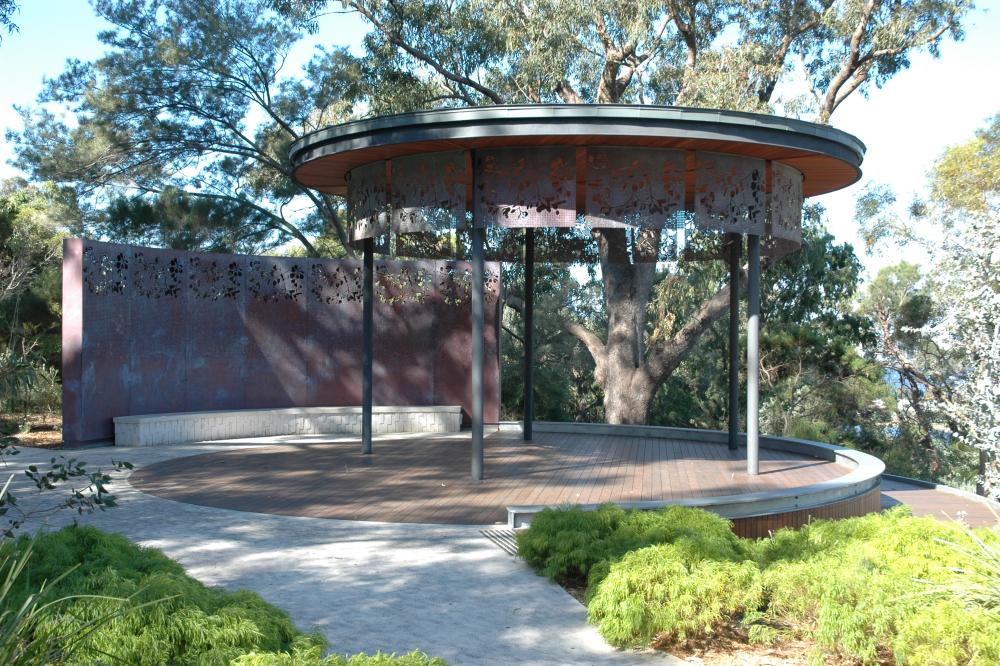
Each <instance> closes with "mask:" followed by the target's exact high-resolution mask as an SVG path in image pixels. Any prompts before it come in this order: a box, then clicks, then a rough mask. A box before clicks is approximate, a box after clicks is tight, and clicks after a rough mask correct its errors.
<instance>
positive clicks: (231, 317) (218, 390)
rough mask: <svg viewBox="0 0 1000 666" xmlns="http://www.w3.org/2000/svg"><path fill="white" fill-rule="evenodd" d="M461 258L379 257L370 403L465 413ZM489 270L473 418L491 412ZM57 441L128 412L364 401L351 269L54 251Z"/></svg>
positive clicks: (345, 263) (467, 350)
mask: <svg viewBox="0 0 1000 666" xmlns="http://www.w3.org/2000/svg"><path fill="white" fill-rule="evenodd" d="M469 268H470V266H469V265H468V264H467V263H465V262H453V261H452V262H445V261H414V262H409V261H406V262H403V261H376V262H375V271H376V273H375V291H376V299H375V361H374V394H375V404H378V405H462V407H463V408H464V410H465V413H466V416H467V415H468V413H469V410H470V407H471V401H470V365H471V339H470V334H471V309H470V297H469V287H470V284H471V275H470V273H469ZM499 275H500V267H499V264H495V263H491V264H487V285H486V290H487V297H486V303H487V308H486V367H485V368H484V370H485V372H484V378H485V389H486V410H485V419H486V421H487V422H495V421H497V420H498V418H499V411H500V366H499V354H498V347H497V345H498V340H499V338H498V335H497V332H498V326H499V317H498V303H499V291H500V284H499ZM62 341H63V438H64V440H65V442H66V443H67V444H69V445H72V444H79V443H83V442H88V441H95V440H104V439H110V438H111V437H113V435H114V429H113V424H112V421H111V419H112V418H113V417H115V416H123V415H131V414H156V413H163V412H182V411H202V410H212V409H240V408H259V407H307V406H324V405H329V406H337V405H360V404H361V262H360V261H355V260H329V259H301V258H292V257H253V256H243V255H226V254H203V253H194V252H179V251H173V250H159V249H152V248H143V247H133V246H129V245H115V244H111V243H99V242H95V241H87V240H80V239H69V240H67V241H65V243H64V246H63V332H62Z"/></svg>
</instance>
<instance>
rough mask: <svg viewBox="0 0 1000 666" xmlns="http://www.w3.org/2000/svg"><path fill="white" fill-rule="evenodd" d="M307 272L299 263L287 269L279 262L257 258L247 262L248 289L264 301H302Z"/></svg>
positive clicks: (253, 295) (257, 298)
mask: <svg viewBox="0 0 1000 666" xmlns="http://www.w3.org/2000/svg"><path fill="white" fill-rule="evenodd" d="M305 278H306V275H305V272H304V271H303V270H302V268H301V267H300V266H299V265H298V264H292V265H291V266H289V267H288V268H287V269H285V268H282V266H281V265H280V264H278V263H272V262H270V261H268V262H265V261H262V260H260V259H255V260H253V261H251V262H249V263H248V264H247V289H248V290H249V292H250V295H251V296H252V297H253V298H254V299H255V300H258V301H262V302H264V303H277V302H279V301H301V300H302V287H303V285H304V284H305Z"/></svg>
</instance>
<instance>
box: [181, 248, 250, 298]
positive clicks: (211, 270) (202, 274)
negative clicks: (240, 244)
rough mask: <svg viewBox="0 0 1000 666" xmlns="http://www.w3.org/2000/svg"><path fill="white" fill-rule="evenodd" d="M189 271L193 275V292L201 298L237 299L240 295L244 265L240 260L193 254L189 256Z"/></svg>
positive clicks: (191, 282)
mask: <svg viewBox="0 0 1000 666" xmlns="http://www.w3.org/2000/svg"><path fill="white" fill-rule="evenodd" d="M188 273H189V274H190V276H191V279H190V283H189V284H190V285H191V293H192V294H193V295H194V297H195V298H197V299H199V300H203V301H218V300H229V301H235V300H236V299H238V298H239V297H240V285H241V284H242V283H243V267H242V266H241V265H240V262H238V261H229V262H227V261H220V260H217V259H203V258H201V257H194V256H192V257H189V258H188Z"/></svg>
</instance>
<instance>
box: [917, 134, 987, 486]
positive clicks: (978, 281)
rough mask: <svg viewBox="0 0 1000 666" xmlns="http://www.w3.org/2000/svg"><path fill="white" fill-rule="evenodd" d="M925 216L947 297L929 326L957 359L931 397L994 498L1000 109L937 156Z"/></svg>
mask: <svg viewBox="0 0 1000 666" xmlns="http://www.w3.org/2000/svg"><path fill="white" fill-rule="evenodd" d="M930 217H931V219H932V220H933V221H934V222H935V223H939V224H940V225H941V226H942V227H943V231H944V240H943V242H942V244H941V249H940V255H939V260H938V263H937V265H936V267H935V276H936V280H937V282H938V285H939V286H938V290H939V293H940V294H941V298H942V299H943V300H944V301H945V302H946V303H948V307H947V309H946V311H945V313H944V316H943V317H942V318H941V320H940V321H939V322H938V323H937V324H936V325H935V326H934V327H933V329H932V332H933V334H934V336H935V338H936V339H937V340H938V344H940V345H941V346H942V347H944V348H946V349H948V350H949V351H950V353H951V354H953V355H954V356H956V357H957V359H958V360H959V363H958V364H957V369H956V370H955V371H953V372H952V373H950V374H949V377H948V379H949V384H950V387H951V391H950V393H949V394H944V395H940V396H939V395H937V394H935V395H934V396H933V397H934V399H935V400H936V402H937V404H938V405H939V408H940V409H941V410H943V411H945V412H946V413H947V414H948V416H949V421H950V423H951V424H952V427H953V432H954V435H955V436H956V437H957V438H958V439H959V441H961V442H964V443H965V444H968V445H970V446H973V447H975V448H976V449H978V450H979V451H980V454H981V455H980V470H979V472H980V479H979V487H978V490H979V491H980V492H981V493H983V494H987V495H991V496H993V497H996V498H1000V114H998V115H996V116H994V117H993V119H992V121H991V122H990V124H989V126H988V127H987V128H986V129H984V130H982V131H980V132H978V133H977V136H976V138H974V139H972V140H971V141H969V142H967V143H965V144H960V145H958V146H954V147H952V148H949V149H948V150H947V151H945V154H944V155H943V156H942V157H941V159H940V160H939V161H938V162H937V164H936V165H935V168H934V172H933V175H932V180H931V209H930Z"/></svg>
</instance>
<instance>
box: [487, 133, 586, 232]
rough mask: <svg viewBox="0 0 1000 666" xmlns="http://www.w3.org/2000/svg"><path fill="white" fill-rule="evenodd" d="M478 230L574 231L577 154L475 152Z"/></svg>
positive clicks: (507, 150) (543, 150)
mask: <svg viewBox="0 0 1000 666" xmlns="http://www.w3.org/2000/svg"><path fill="white" fill-rule="evenodd" d="M475 168H476V173H475V183H476V185H475V199H476V205H475V218H474V219H475V224H476V226H480V227H483V226H489V225H495V226H499V227H571V226H573V225H574V224H576V150H575V148H572V147H559V148H545V147H533V148H502V149H497V150H480V151H476V159H475Z"/></svg>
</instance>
